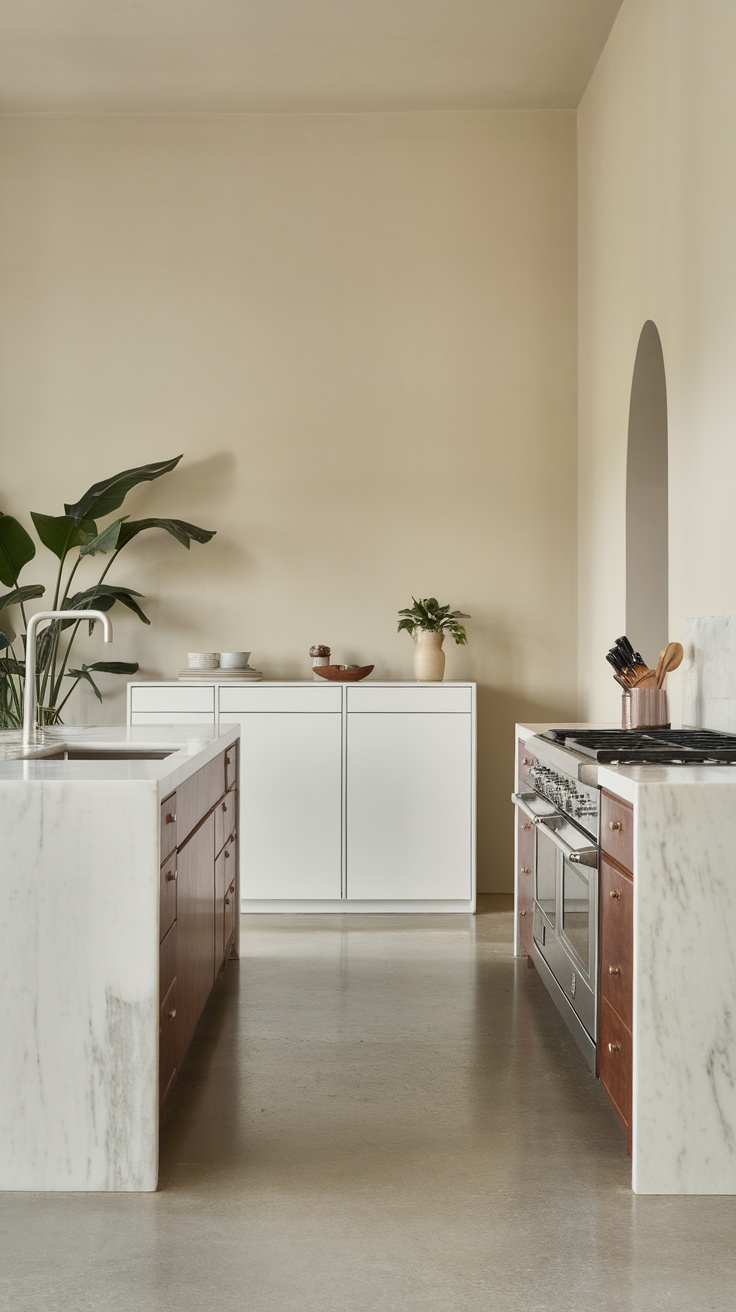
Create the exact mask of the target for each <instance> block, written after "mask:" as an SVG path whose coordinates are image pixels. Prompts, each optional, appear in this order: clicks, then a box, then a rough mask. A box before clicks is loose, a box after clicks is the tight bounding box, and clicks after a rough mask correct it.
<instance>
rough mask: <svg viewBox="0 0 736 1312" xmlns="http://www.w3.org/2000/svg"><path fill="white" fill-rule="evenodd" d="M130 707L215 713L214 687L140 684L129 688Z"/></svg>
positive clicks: (140, 709) (138, 709)
mask: <svg viewBox="0 0 736 1312" xmlns="http://www.w3.org/2000/svg"><path fill="white" fill-rule="evenodd" d="M130 709H131V712H133V713H135V712H136V711H209V713H210V715H211V716H214V714H215V689H214V687H213V685H212V684H210V685H209V686H207V685H205V687H203V688H198V687H192V685H191V684H188V683H187V684H173V683H171V684H157V685H155V686H154V685H151V686H148V685H147V684H141V686H140V687H137V686H135V685H134V686H133V687H132V688H131V690H130Z"/></svg>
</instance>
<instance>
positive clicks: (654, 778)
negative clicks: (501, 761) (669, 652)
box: [516, 725, 736, 1194]
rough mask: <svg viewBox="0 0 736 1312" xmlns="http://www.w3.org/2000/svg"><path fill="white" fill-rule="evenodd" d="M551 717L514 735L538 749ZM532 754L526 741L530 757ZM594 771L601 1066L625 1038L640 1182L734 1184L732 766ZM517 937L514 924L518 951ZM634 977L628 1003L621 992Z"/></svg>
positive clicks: (521, 870) (684, 1189) (677, 1189)
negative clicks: (625, 937) (624, 916)
mask: <svg viewBox="0 0 736 1312" xmlns="http://www.w3.org/2000/svg"><path fill="white" fill-rule="evenodd" d="M551 727H555V726H549V725H536V726H535V725H517V732H516V736H517V740H518V741H519V742H520V743H522V744H529V748H528V750H529V751H530V752H533V750H534V748H533V745H532V743H531V740H532V738H533V736H534V735H535V734H540V733H542V732H544V731H545V730H546V729H548V728H551ZM575 727H586V726H575ZM588 727H590V726H588ZM523 756H524V752H523V750H522V751H521V752H520V753H517V757H518V759H519V769H520V770H521V768H522V766H523V759H522V758H523ZM597 782H598V785H599V786H600V788H601V789H602V790H603V791H602V798H603V801H602V809H601V817H602V823H601V849H602V851H601V895H600V903H601V940H600V947H601V952H602V955H601V974H600V980H599V998H598V1004H599V1018H600V1016H602V1018H603V1023H602V1026H601V1025H599V1033H598V1048H599V1051H598V1069H599V1072H600V1073H601V1077H602V1079H603V1078H604V1076H605V1074H606V1070H609V1071H610V1064H611V1060H613V1061H614V1062H617V1061H619V1060H620V1059H621V1058H622V1057H623V1056H624V1055H626V1054H625V1049H626V1043H627V1042H628V1044H629V1053H628V1060H630V1063H631V1065H630V1075H629V1076H628V1077H627V1083H628V1088H627V1089H626V1090H624V1085H623V1084H621V1085H617V1084H616V1078H615V1076H614V1077H613V1079H612V1080H610V1081H609V1084H608V1085H607V1087H608V1091H609V1096H610V1095H611V1090H612V1089H613V1094H614V1097H613V1098H612V1101H614V1105H616V1098H617V1097H618V1099H619V1101H618V1107H617V1110H619V1114H622V1113H623V1114H622V1119H624V1121H625V1123H627V1125H628V1129H629V1132H630V1139H631V1154H632V1187H633V1189H634V1191H635V1192H636V1193H642V1194H734V1193H736V1020H735V1014H736V1007H735V1004H734V999H736V879H735V878H734V852H735V851H736V767H734V766H730V765H625V766H624V765H621V766H617V765H598V766H597ZM517 786H518V777H517ZM627 829H628V832H627ZM528 864H529V863H528V861H527V860H526V859H525V860H521V859H519V852H518V851H517V861H516V898H517V917H516V924H517V930H518V927H519V925H520V923H523V924H524V925H525V923H526V922H525V921H524V922H520V915H521V914H522V913H523V912H525V911H526V908H525V906H524V905H523V902H524V899H525V897H526V896H528V893H526V892H525V881H527V880H528V877H529V869H528ZM606 880H608V883H607V882H606ZM624 898H629V899H630V908H631V917H630V930H629V933H630V940H629V943H628V947H627V944H626V943H625V942H622V941H621V940H620V939H619V941H618V943H616V944H614V948H613V950H614V955H613V956H612V957H611V960H610V962H608V959H607V957H606V955H605V953H606V942H605V939H606V924H607V915H608V912H609V910H610V909H612V908H620V907H623V900H624ZM632 931H633V932H632ZM521 947H522V944H521V942H520V938H519V937H518V935H517V947H516V950H517V953H519V952H520V951H521ZM628 952H630V957H629V959H628V960H627V953H628ZM627 974H628V981H627V980H626V975H627ZM609 977H610V978H609ZM627 983H628V996H627V998H626V1001H625V1003H624V1002H623V1001H619V1000H618V999H620V998H621V997H622V994H623V992H624V991H625V986H626V984H627ZM611 987H613V988H614V989H615V990H618V993H617V992H615V991H613V992H611V991H610V990H611ZM609 999H611V1000H612V1002H613V1004H614V1008H613V1010H614V1014H613V1015H612V1013H611V1006H610V1005H609ZM616 1009H617V1010H616ZM617 1016H618V1017H620V1016H623V1017H624V1020H623V1028H621V1027H619V1029H618V1030H616V1031H613V1032H612V1031H611V1030H610V1029H607V1028H606V1025H607V1018H610V1020H611V1022H612V1023H613V1024H614V1026H615V1025H617V1024H618V1020H617ZM619 1091H620V1094H621V1095H623V1094H624V1092H625V1093H626V1097H625V1098H624V1097H623V1096H619Z"/></svg>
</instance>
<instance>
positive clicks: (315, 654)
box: [309, 643, 330, 683]
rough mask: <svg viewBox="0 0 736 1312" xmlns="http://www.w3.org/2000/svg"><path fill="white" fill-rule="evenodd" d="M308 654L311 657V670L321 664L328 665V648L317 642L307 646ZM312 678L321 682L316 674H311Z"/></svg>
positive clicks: (316, 681)
mask: <svg viewBox="0 0 736 1312" xmlns="http://www.w3.org/2000/svg"><path fill="white" fill-rule="evenodd" d="M309 655H310V657H311V659H312V670H316V669H318V668H319V666H321V665H329V663H330V648H329V647H323V646H322V645H321V644H319V643H318V644H317V645H316V646H314V647H310V648H309ZM312 678H313V679H314V681H315V683H320V682H321V680H320V676H319V675H318V674H312Z"/></svg>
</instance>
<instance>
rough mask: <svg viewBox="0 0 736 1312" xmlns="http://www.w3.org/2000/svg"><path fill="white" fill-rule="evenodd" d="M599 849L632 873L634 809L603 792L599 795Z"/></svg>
mask: <svg viewBox="0 0 736 1312" xmlns="http://www.w3.org/2000/svg"><path fill="white" fill-rule="evenodd" d="M601 849H602V850H603V851H604V852H607V854H608V855H609V856H612V857H613V859H614V861H618V863H619V865H622V866H624V867H625V868H626V870H631V871H633V869H634V808H633V807H632V806H631V805H630V804H629V803H628V802H624V801H623V800H622V799H621V798H620V797H614V796H613V795H612V794H611V793H607V792H606V791H605V790H604V791H603V792H602V793H601Z"/></svg>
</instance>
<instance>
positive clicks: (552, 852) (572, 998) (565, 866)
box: [514, 757, 598, 1070]
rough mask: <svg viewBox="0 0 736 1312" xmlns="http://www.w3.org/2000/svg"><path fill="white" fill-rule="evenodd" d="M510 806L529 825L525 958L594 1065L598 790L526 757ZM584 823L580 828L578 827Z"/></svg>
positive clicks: (596, 968) (596, 969)
mask: <svg viewBox="0 0 736 1312" xmlns="http://www.w3.org/2000/svg"><path fill="white" fill-rule="evenodd" d="M526 782H527V783H529V784H531V785H533V789H532V788H529V789H527V790H520V791H519V792H517V793H515V794H514V802H515V804H516V806H517V807H518V808H519V809H520V810H521V811H522V812H523V813H524V815H525V816H526V817H527V818H529V819H531V821H532V824H533V827H534V856H533V866H532V940H531V951H530V955H531V957H532V960H533V961H534V963H535V965H536V966H537V969H538V970H539V973H540V975H541V977H542V979H543V981H544V983H545V985H546V987H547V989H548V991H549V993H550V994H551V996H552V998H553V1000H554V1002H555V1004H556V1005H557V1008H558V1010H559V1011H560V1013H561V1015H562V1016H563V1018H564V1019H565V1021H566V1023H567V1025H568V1027H569V1029H570V1030H571V1032H572V1034H573V1036H574V1037H575V1039H576V1041H577V1043H578V1046H579V1047H580V1049H581V1050H582V1052H583V1054H584V1056H585V1057H586V1060H587V1061H588V1064H589V1066H590V1067H591V1069H592V1070H594V1069H595V1043H596V1030H597V972H598V841H597V840H598V790H597V789H596V788H591V787H589V786H587V785H584V784H580V783H579V782H578V781H577V780H575V781H574V783H573V782H572V781H571V780H570V778H569V776H568V777H567V778H566V777H565V776H563V775H562V774H561V773H560V772H558V771H556V770H554V769H552V768H551V767H549V766H547V765H544V764H543V763H542V762H540V761H539V760H537V759H536V758H533V757H532V758H530V759H529V761H528V769H527V772H526ZM583 826H585V827H583Z"/></svg>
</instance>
